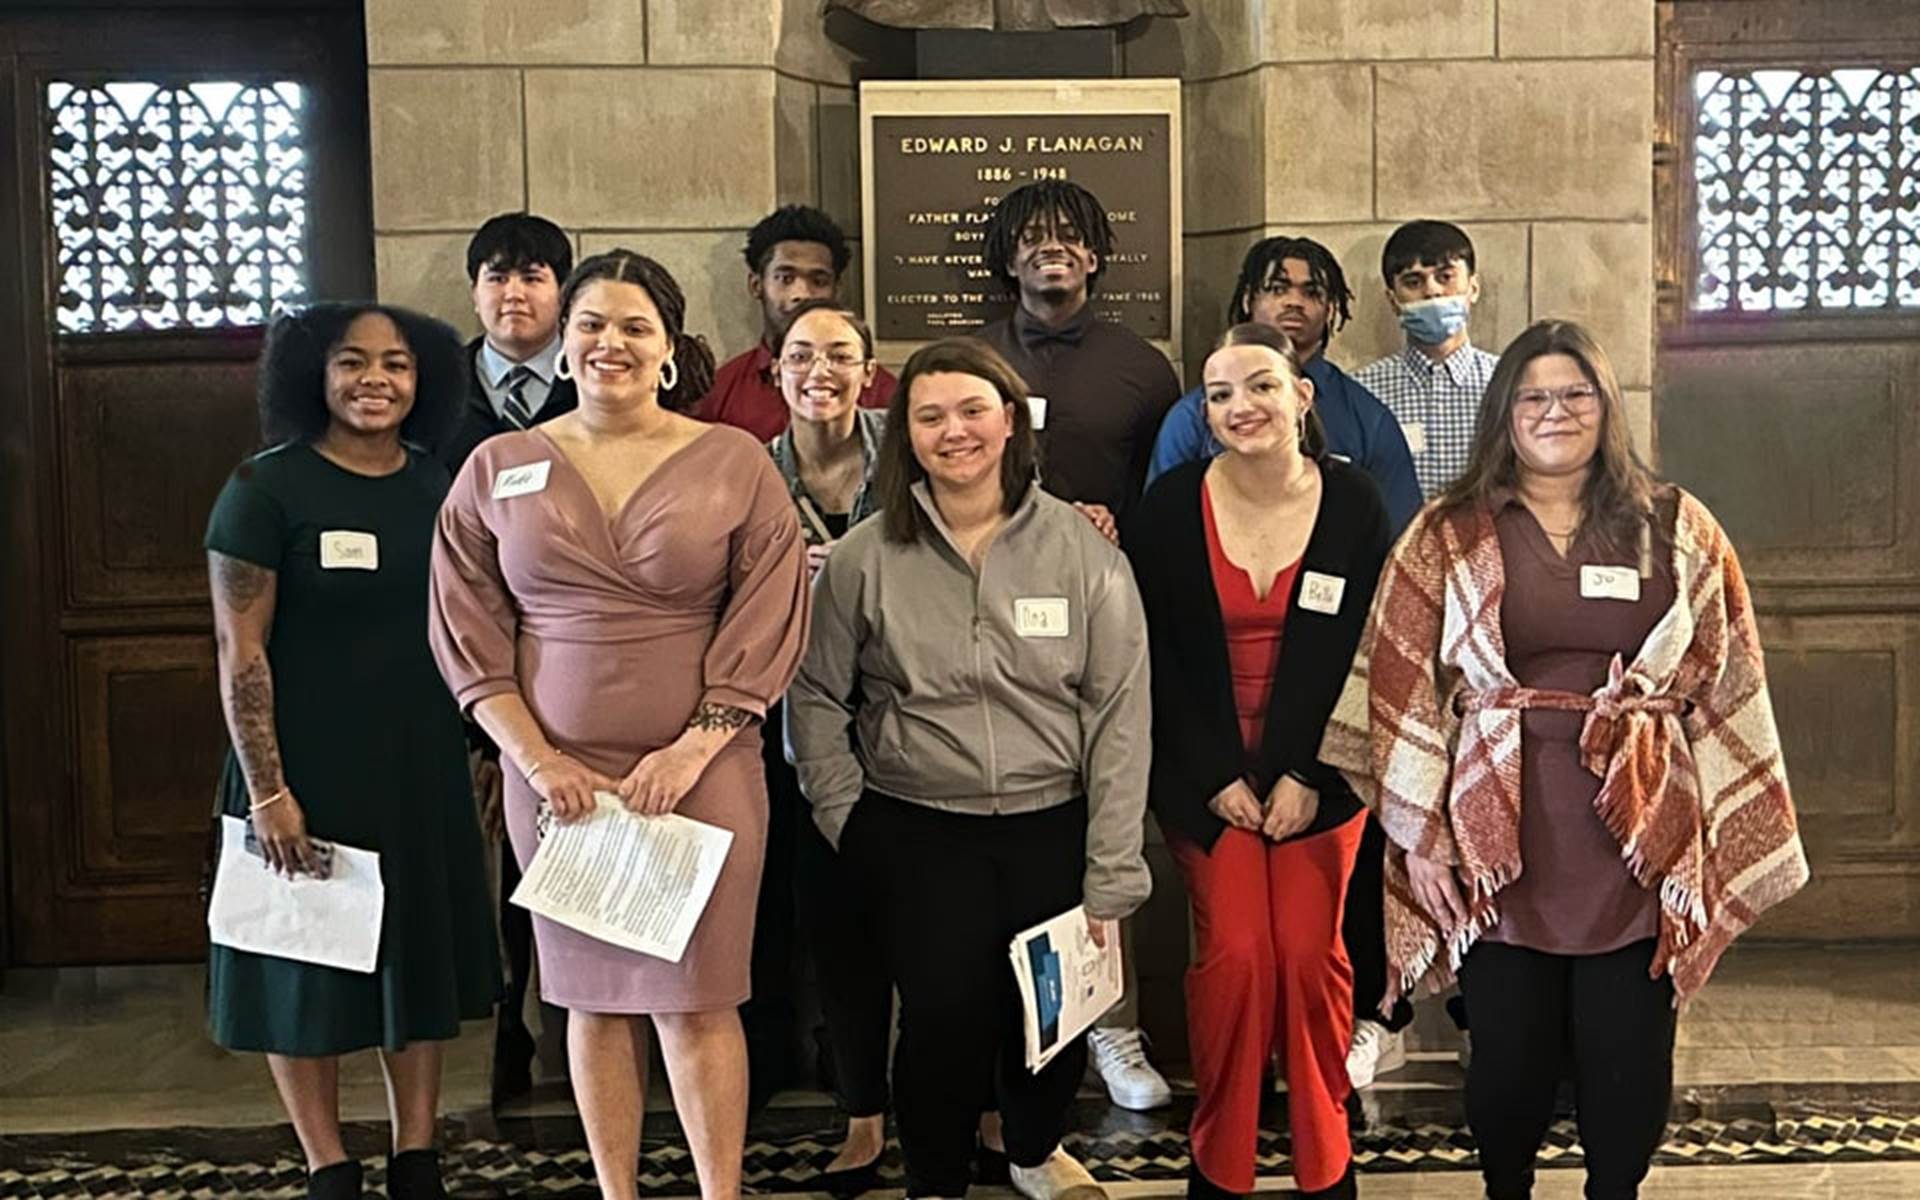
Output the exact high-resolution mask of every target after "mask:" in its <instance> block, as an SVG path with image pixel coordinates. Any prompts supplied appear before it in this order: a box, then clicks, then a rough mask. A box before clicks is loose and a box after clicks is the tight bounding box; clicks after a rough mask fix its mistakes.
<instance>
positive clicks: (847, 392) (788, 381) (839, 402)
mask: <svg viewBox="0 0 1920 1200" xmlns="http://www.w3.org/2000/svg"><path fill="white" fill-rule="evenodd" d="M873 373H874V363H873V361H872V360H871V359H869V358H868V357H867V352H866V349H865V348H864V347H863V346H862V344H861V342H860V333H859V331H858V330H856V329H855V328H854V327H853V326H852V325H851V324H849V323H848V322H847V319H846V318H845V317H843V316H841V315H840V314H839V313H837V312H834V311H833V310H832V309H827V308H816V309H813V310H811V311H809V312H805V313H802V314H800V317H799V319H797V320H795V321H794V322H793V324H792V325H791V326H789V327H788V329H787V336H786V339H785V340H784V341H783V342H781V344H780V394H781V395H782V396H783V397H784V398H785V399H786V401H787V411H788V413H789V414H790V415H791V416H792V418H793V419H794V420H796V421H816V422H820V423H822V424H834V423H836V422H839V421H843V420H845V419H846V418H847V415H848V414H849V413H851V412H852V411H853V407H854V405H856V404H858V403H859V401H860V393H861V392H862V391H864V390H865V389H866V386H867V385H868V384H869V383H871V382H873Z"/></svg>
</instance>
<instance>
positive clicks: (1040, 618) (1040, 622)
mask: <svg viewBox="0 0 1920 1200" xmlns="http://www.w3.org/2000/svg"><path fill="white" fill-rule="evenodd" d="M1013 631H1014V632H1015V633H1017V634H1019V635H1020V636H1021V637H1027V638H1063V637H1066V636H1067V598H1066V597H1065V596H1037V597H1033V598H1030V599H1029V598H1026V597H1022V598H1020V599H1018V600H1015V601H1014V602H1013Z"/></svg>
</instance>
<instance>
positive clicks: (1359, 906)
mask: <svg viewBox="0 0 1920 1200" xmlns="http://www.w3.org/2000/svg"><path fill="white" fill-rule="evenodd" d="M1386 866H1387V831H1386V830H1385V829H1382V828H1381V827H1380V821H1379V819H1378V818H1377V817H1375V816H1374V815H1373V813H1372V812H1368V813H1367V826H1366V830H1365V832H1363V833H1362V834H1361V835H1360V853H1359V855H1358V856H1357V857H1356V858H1355V859H1354V860H1353V877H1352V878H1351V879H1349V880H1347V896H1346V902H1345V907H1344V909H1343V911H1342V913H1341V917H1340V939H1341V941H1343V942H1344V943H1346V947H1347V961H1349V962H1351V963H1352V964H1353V1017H1354V1020H1356V1021H1372V1022H1374V1023H1375V1024H1378V1025H1385V1026H1386V1027H1387V1028H1388V1029H1393V1030H1400V1029H1404V1028H1406V1026H1407V1023H1408V1022H1409V1021H1412V1020H1413V1005H1412V1004H1411V1003H1410V1002H1409V1001H1408V1000H1407V999H1406V998H1405V997H1402V998H1401V999H1399V1000H1397V1001H1395V1002H1394V1005H1393V1014H1392V1015H1391V1016H1382V1015H1381V1014H1380V998H1381V997H1382V996H1385V995H1386V994H1387V904H1386V894H1385V892H1384V891H1383V890H1382V889H1383V888H1384V887H1385V875H1386Z"/></svg>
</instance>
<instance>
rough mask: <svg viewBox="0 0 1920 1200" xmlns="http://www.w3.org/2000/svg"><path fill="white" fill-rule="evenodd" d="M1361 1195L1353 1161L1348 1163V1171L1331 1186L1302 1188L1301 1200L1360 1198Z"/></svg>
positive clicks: (1346, 1199)
mask: <svg viewBox="0 0 1920 1200" xmlns="http://www.w3.org/2000/svg"><path fill="white" fill-rule="evenodd" d="M1359 1195H1360V1192H1359V1185H1358V1184H1356V1183H1355V1182H1354V1179H1353V1164H1352V1163H1348V1164H1347V1173H1346V1174H1345V1175H1342V1176H1341V1177H1340V1178H1339V1179H1337V1180H1335V1181H1334V1183H1333V1184H1332V1185H1331V1186H1329V1187H1323V1188H1320V1189H1319V1190H1317V1191H1312V1192H1309V1191H1305V1190H1302V1191H1301V1193H1300V1197H1301V1200H1358V1197H1359Z"/></svg>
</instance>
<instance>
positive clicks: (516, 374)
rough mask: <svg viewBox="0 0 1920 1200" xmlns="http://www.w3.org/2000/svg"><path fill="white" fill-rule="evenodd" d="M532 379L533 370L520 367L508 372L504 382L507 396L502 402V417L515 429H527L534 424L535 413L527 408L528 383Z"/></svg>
mask: <svg viewBox="0 0 1920 1200" xmlns="http://www.w3.org/2000/svg"><path fill="white" fill-rule="evenodd" d="M532 378H533V371H532V369H530V368H528V367H524V366H518V367H515V368H514V369H513V370H511V371H508V372H507V377H506V379H505V380H504V381H503V382H504V383H505V384H506V388H507V395H506V398H505V399H504V400H502V401H501V402H500V415H501V416H503V417H505V418H506V419H507V424H509V425H511V426H513V427H514V428H515V429H525V428H527V426H529V425H532V424H533V411H532V410H531V409H529V408H528V407H527V381H528V380H529V379H532Z"/></svg>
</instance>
